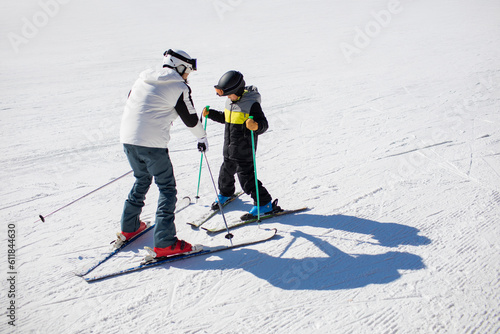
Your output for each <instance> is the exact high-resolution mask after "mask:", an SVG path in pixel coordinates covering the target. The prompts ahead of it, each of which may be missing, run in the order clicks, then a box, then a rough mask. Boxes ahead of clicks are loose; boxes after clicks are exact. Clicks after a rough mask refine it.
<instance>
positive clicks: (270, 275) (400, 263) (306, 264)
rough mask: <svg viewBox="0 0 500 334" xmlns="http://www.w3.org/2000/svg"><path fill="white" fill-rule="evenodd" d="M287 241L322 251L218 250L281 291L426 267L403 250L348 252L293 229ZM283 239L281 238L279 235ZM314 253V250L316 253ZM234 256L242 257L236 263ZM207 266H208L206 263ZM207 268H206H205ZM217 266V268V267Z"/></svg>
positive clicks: (359, 282)
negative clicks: (296, 254) (287, 254)
mask: <svg viewBox="0 0 500 334" xmlns="http://www.w3.org/2000/svg"><path fill="white" fill-rule="evenodd" d="M291 234H292V236H293V237H294V238H293V239H292V240H291V241H290V243H292V242H294V240H296V239H298V238H304V239H307V240H309V241H311V242H312V243H313V244H314V245H315V246H317V247H318V248H319V249H320V250H321V251H322V252H323V253H324V254H323V255H320V256H308V257H302V258H285V257H282V256H278V257H275V256H270V255H267V254H265V253H261V252H259V251H257V250H254V249H237V250H233V251H232V252H221V253H219V254H218V256H219V257H221V258H222V259H224V261H222V263H227V264H230V266H231V268H237V269H243V270H246V271H248V272H250V273H252V274H253V275H255V276H256V277H259V278H261V279H263V280H266V281H267V282H269V283H270V284H272V285H273V286H275V287H278V288H281V289H284V290H340V289H354V288H359V287H364V286H367V285H369V284H386V283H390V282H393V281H395V280H397V279H399V278H400V277H401V274H400V273H399V270H418V269H423V268H425V265H424V264H423V261H422V258H421V257H419V256H417V255H414V254H410V253H406V252H388V253H384V254H376V255H371V254H361V255H349V254H347V253H344V252H342V251H341V250H340V249H338V248H337V247H335V246H333V245H332V244H330V243H329V242H326V241H324V240H322V239H320V238H318V237H316V236H311V235H309V234H306V233H303V232H301V231H294V232H292V233H291ZM282 239H283V238H282ZM315 253H316V254H317V252H315ZM235 258H241V259H244V260H242V261H241V262H240V263H239V264H235V263H234V259H235ZM208 266H210V265H208ZM205 269H209V268H205ZM219 269H220V268H219Z"/></svg>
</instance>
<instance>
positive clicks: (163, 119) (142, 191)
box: [118, 49, 208, 257]
mask: <svg viewBox="0 0 500 334" xmlns="http://www.w3.org/2000/svg"><path fill="white" fill-rule="evenodd" d="M163 56H164V58H163V68H162V69H160V70H153V69H149V70H145V71H143V72H142V73H141V74H140V75H139V78H138V79H137V80H136V81H135V83H134V85H133V86H132V89H131V91H130V93H129V97H128V99H127V102H126V104H125V110H124V113H123V117H122V122H121V129H120V142H121V143H122V144H123V147H124V151H125V154H126V155H127V159H128V161H129V163H130V166H131V167H132V169H133V171H134V176H135V183H134V185H133V187H132V190H131V191H130V193H129V195H128V198H127V200H126V201H125V205H124V208H123V214H122V218H121V232H119V233H118V242H120V240H121V241H122V242H123V241H125V240H128V239H130V238H132V237H133V236H135V235H136V234H138V233H139V232H141V231H142V230H144V229H145V228H146V224H145V223H144V222H142V221H141V220H140V214H141V211H142V207H143V206H144V200H145V198H146V193H147V192H148V190H149V187H150V185H151V182H152V179H153V177H154V179H155V183H156V184H157V186H158V189H159V198H158V209H157V212H156V219H155V220H156V224H155V231H154V252H155V253H156V257H163V256H169V255H174V254H180V253H185V252H190V251H191V250H192V245H191V244H189V243H188V242H185V241H183V240H179V239H178V238H177V237H176V228H175V224H174V219H175V216H174V210H175V204H176V202H177V197H176V195H177V189H176V183H175V178H174V173H173V168H172V164H171V161H170V158H169V155H168V148H167V145H168V142H169V140H170V127H171V125H172V123H173V121H174V120H175V119H176V118H177V117H179V116H180V118H181V120H182V121H183V122H184V124H185V125H186V126H187V127H188V128H189V129H190V130H191V132H192V133H193V135H195V136H196V137H197V138H198V150H200V151H201V152H204V151H206V150H207V149H208V142H207V134H206V132H205V130H204V129H203V126H202V123H201V122H200V120H199V118H198V115H197V114H196V110H195V108H194V104H193V100H192V99H191V88H190V87H189V86H188V84H187V78H188V76H189V74H190V73H191V72H192V71H196V70H197V67H196V59H193V58H191V57H190V56H189V55H188V54H187V53H186V52H184V51H182V50H172V49H169V50H168V51H165V53H164V54H163Z"/></svg>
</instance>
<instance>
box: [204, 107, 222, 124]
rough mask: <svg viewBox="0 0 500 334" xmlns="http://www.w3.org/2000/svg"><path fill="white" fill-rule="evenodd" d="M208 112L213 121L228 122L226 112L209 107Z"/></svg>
mask: <svg viewBox="0 0 500 334" xmlns="http://www.w3.org/2000/svg"><path fill="white" fill-rule="evenodd" d="M209 111H210V112H209V113H208V118H210V119H211V120H212V121H215V122H218V123H222V124H224V123H226V118H225V116H224V112H222V111H219V110H215V109H209Z"/></svg>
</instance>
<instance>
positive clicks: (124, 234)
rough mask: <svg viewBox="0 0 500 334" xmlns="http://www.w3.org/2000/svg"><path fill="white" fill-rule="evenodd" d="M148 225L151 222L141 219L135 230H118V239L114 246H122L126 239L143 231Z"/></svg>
mask: <svg viewBox="0 0 500 334" xmlns="http://www.w3.org/2000/svg"><path fill="white" fill-rule="evenodd" d="M148 227H149V223H145V222H143V221H141V224H140V225H139V228H138V229H137V231H135V232H117V233H116V236H117V239H116V241H115V243H114V248H120V247H121V246H122V245H123V244H124V243H125V241H127V240H130V239H132V238H133V237H135V236H136V235H137V234H139V233H141V232H142V231H144V230H145V229H147V228H148Z"/></svg>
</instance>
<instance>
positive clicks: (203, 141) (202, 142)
mask: <svg viewBox="0 0 500 334" xmlns="http://www.w3.org/2000/svg"><path fill="white" fill-rule="evenodd" d="M198 151H200V152H207V151H208V140H207V137H203V138H200V139H198Z"/></svg>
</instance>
